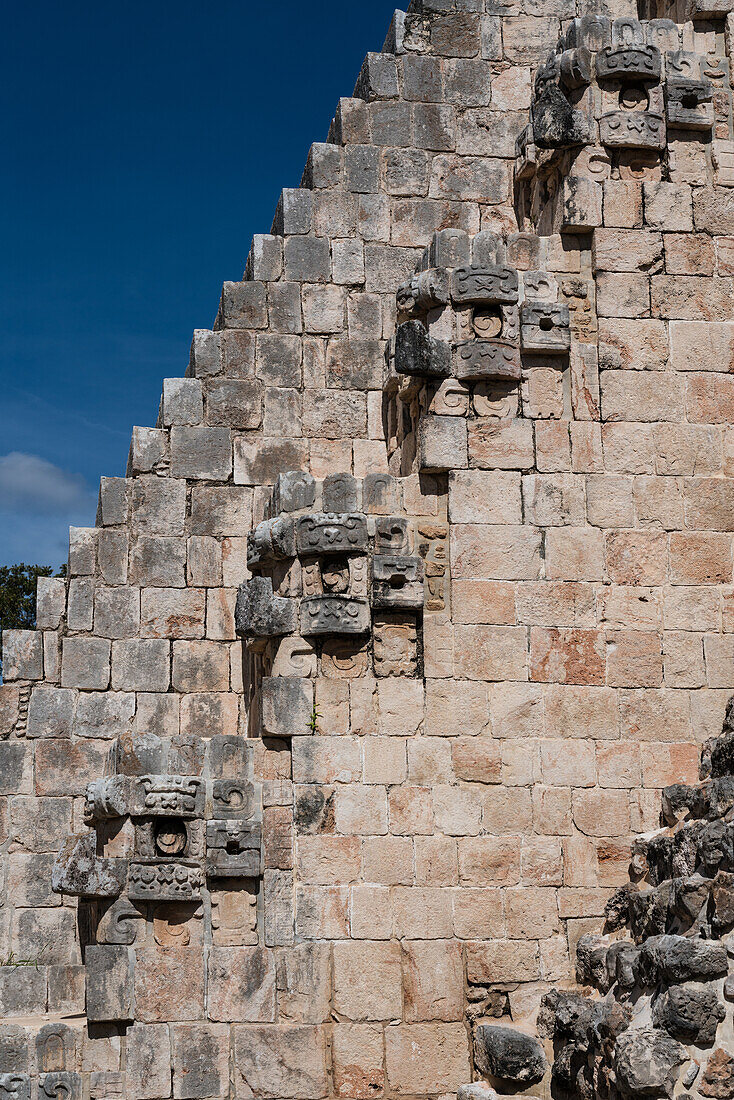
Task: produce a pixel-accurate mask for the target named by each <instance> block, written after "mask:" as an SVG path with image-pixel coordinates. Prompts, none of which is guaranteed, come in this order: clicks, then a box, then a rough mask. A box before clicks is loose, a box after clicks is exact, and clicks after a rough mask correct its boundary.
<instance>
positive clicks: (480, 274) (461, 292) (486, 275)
mask: <svg viewBox="0 0 734 1100" xmlns="http://www.w3.org/2000/svg"><path fill="white" fill-rule="evenodd" d="M518 294H519V290H518V277H517V272H516V271H515V270H513V268H511V267H502V266H499V265H496V264H493V265H485V266H482V267H479V266H470V267H459V268H457V269H456V271H455V272H454V274H453V276H452V278H451V297H452V298H453V300H454V301H455V302H474V303H478V304H482V305H503V304H505V305H512V304H514V303H515V302H516V301H517V299H518Z"/></svg>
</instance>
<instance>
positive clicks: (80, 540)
mask: <svg viewBox="0 0 734 1100" xmlns="http://www.w3.org/2000/svg"><path fill="white" fill-rule="evenodd" d="M96 556H97V529H96V527H70V528H69V576H70V577H83V576H91V574H93V573H94V566H95V560H96Z"/></svg>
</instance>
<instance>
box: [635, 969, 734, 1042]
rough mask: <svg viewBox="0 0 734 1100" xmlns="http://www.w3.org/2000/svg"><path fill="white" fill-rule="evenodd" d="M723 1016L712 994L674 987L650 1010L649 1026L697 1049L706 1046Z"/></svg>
mask: <svg viewBox="0 0 734 1100" xmlns="http://www.w3.org/2000/svg"><path fill="white" fill-rule="evenodd" d="M725 1016H726V1009H725V1008H724V1006H723V1004H722V1003H721V1002H720V1000H719V998H718V996H717V994H716V990H715V989H712V988H711V987H709V986H706V985H699V984H696V983H693V982H691V983H687V984H684V985H674V986H671V988H670V989H668V990H666V992H665V993H663V994H661V996H660V997H658V999H657V1001H656V1002H655V1006H654V1008H653V1016H652V1018H653V1023H654V1024H655V1026H656V1027H661V1028H664V1029H665V1030H666V1031H667V1032H669V1033H670V1035H672V1036H673V1038H674V1039H680V1041H681V1042H683V1043H695V1044H696V1045H697V1046H710V1045H711V1044H712V1043H713V1041H714V1039H715V1038H716V1029H717V1028H718V1026H719V1024H720V1023H721V1021H722V1020H723V1019H724V1017H725Z"/></svg>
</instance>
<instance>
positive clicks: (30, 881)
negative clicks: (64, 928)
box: [0, 745, 61, 909]
mask: <svg viewBox="0 0 734 1100" xmlns="http://www.w3.org/2000/svg"><path fill="white" fill-rule="evenodd" d="M3 747H4V746H2V745H0V749H2V748H3ZM0 766H2V765H0ZM55 860H56V857H55V856H54V854H53V852H11V854H10V856H9V857H8V863H7V876H8V880H7V882H8V892H9V896H10V897H12V899H13V904H14V905H15V906H23V907H29V908H33V909H38V908H43V907H46V906H56V905H60V904H61V898H60V897H59V896H58V894H56V893H55V892H54V891H53V890H52V888H51V872H52V869H53V865H54V863H55Z"/></svg>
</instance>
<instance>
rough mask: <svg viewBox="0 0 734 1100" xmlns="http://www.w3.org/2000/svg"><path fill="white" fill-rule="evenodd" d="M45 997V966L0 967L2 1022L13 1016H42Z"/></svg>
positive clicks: (44, 1007)
mask: <svg viewBox="0 0 734 1100" xmlns="http://www.w3.org/2000/svg"><path fill="white" fill-rule="evenodd" d="M46 997H47V968H46V967H45V966H38V967H35V966H18V967H12V966H0V1017H1V1018H2V1019H3V1020H4V1021H5V1020H7V1019H8V1018H9V1017H13V1016H15V1017H18V1016H43V1015H44V1013H45V1012H46ZM4 1027H5V1024H3V1028H4Z"/></svg>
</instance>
